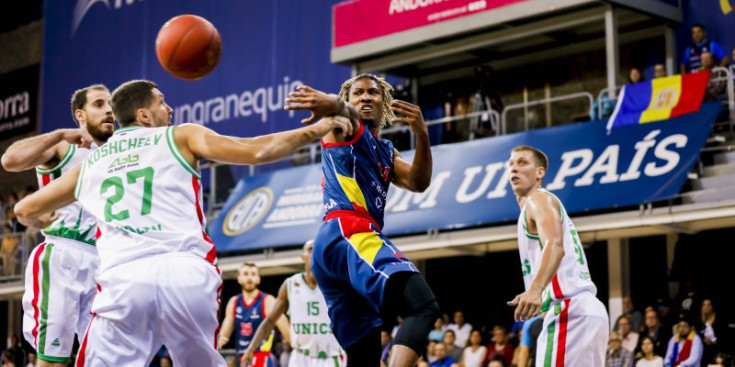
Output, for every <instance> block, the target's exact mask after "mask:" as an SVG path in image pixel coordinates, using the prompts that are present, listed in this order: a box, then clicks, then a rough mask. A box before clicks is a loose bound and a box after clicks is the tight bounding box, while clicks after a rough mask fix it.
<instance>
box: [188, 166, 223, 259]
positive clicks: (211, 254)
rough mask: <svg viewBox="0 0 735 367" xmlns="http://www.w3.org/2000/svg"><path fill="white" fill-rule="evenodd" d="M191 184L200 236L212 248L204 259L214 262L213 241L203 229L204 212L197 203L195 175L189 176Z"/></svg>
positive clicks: (197, 191) (214, 250)
mask: <svg viewBox="0 0 735 367" xmlns="http://www.w3.org/2000/svg"><path fill="white" fill-rule="evenodd" d="M191 186H192V187H193V188H194V202H195V203H196V208H197V217H198V218H199V224H200V225H201V226H202V238H204V240H205V241H207V242H209V243H210V244H212V248H211V249H210V250H209V252H207V257H206V260H207V262H209V263H210V264H214V262H215V261H216V260H217V248H216V247H215V246H214V242H213V241H212V239H211V238H209V235H208V234H207V232H206V231H204V213H203V212H202V206H201V205H200V204H199V190H200V187H199V179H198V178H196V176H193V175H192V176H191Z"/></svg>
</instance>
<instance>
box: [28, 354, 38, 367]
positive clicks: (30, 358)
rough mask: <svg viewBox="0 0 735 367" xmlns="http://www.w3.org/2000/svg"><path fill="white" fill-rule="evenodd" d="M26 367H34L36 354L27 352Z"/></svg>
mask: <svg viewBox="0 0 735 367" xmlns="http://www.w3.org/2000/svg"><path fill="white" fill-rule="evenodd" d="M26 367H36V353H34V352H28V364H26Z"/></svg>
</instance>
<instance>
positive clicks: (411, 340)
mask: <svg viewBox="0 0 735 367" xmlns="http://www.w3.org/2000/svg"><path fill="white" fill-rule="evenodd" d="M391 90H392V87H391V86H390V84H388V83H387V82H386V81H385V80H384V79H383V78H378V77H376V76H374V75H370V74H361V75H358V76H356V77H354V78H352V79H349V80H347V81H346V82H345V83H344V84H343V85H342V89H341V91H340V93H339V96H340V97H341V98H342V101H343V102H346V105H347V106H348V108H347V111H348V112H349V113H348V114H343V116H345V117H347V116H349V117H350V121H351V123H352V124H353V131H354V132H355V133H354V134H353V135H352V136H350V137H343V136H341V135H340V134H338V133H336V132H332V133H328V134H327V135H325V136H324V137H323V138H322V147H323V149H322V155H323V156H322V172H323V175H324V179H323V186H324V188H323V190H324V213H325V217H324V223H323V224H322V226H321V228H320V229H319V232H318V234H317V236H316V238H315V240H314V251H313V257H312V268H313V272H314V275H315V276H316V280H317V283H318V284H319V288H320V289H321V291H322V293H324V298H325V300H326V302H327V306H328V308H329V316H330V319H331V321H332V330H333V332H334V336H335V337H336V338H337V341H338V342H339V343H340V344H341V345H342V347H343V348H344V349H345V350H346V351H347V365H348V366H370V367H375V366H378V365H379V364H380V355H381V344H380V329H381V325H382V320H381V318H384V319H385V320H391V319H392V320H395V315H396V314H398V315H400V316H401V317H402V318H403V324H402V325H401V328H400V331H399V332H398V334H397V335H396V338H395V345H394V346H393V348H392V350H391V360H390V361H389V366H391V367H395V366H401V367H402V366H414V365H415V364H416V362H417V360H418V357H419V355H420V354H421V353H423V351H424V350H425V346H426V343H427V338H426V336H427V335H428V334H429V331H430V330H431V328H432V325H433V323H434V320H436V318H437V317H438V316H439V306H438V305H437V303H436V300H435V297H434V294H433V293H432V291H431V289H430V288H429V286H428V285H427V284H426V281H425V280H424V278H423V277H422V276H421V275H420V274H419V272H418V270H417V269H416V267H415V266H414V265H413V264H412V263H411V261H409V260H408V259H407V258H406V256H404V255H403V253H401V252H400V251H399V250H398V249H397V248H396V247H395V246H394V245H393V243H391V241H390V240H389V239H388V238H387V237H386V236H384V235H383V234H382V232H381V229H382V228H383V211H384V208H385V201H386V198H387V195H388V187H389V186H390V184H391V183H393V184H395V185H398V186H400V187H402V188H404V189H407V190H409V191H413V192H423V191H424V190H426V188H428V187H429V183H430V182H431V172H432V158H431V150H430V146H429V134H428V130H427V128H426V124H425V123H424V119H423V116H422V114H421V109H420V108H419V107H418V106H415V105H413V104H410V103H408V102H404V101H399V100H393V99H392V97H391V95H390V91H391ZM318 94H319V92H315V91H313V90H311V89H310V88H306V87H303V88H301V89H300V90H299V91H296V92H292V93H290V94H289V95H290V98H288V99H286V102H287V103H288V105H287V106H286V109H288V110H298V109H308V108H310V107H311V106H312V103H313V102H311V101H312V100H313V99H314V98H316V97H317V96H318ZM321 99H323V98H321ZM337 110H338V109H337V108H335V109H334V112H337ZM313 119H314V117H313V116H312V118H311V119H306V120H305V121H304V122H310V121H311V120H313ZM393 122H403V123H407V124H409V125H410V127H411V130H412V131H413V132H414V134H415V135H416V154H415V156H414V159H413V162H412V163H409V162H407V161H405V160H403V159H402V158H401V157H400V155H399V154H398V152H397V151H396V150H395V149H394V148H393V144H392V143H391V142H390V141H387V140H383V139H379V138H378V133H379V132H380V129H381V127H383V126H386V125H389V124H391V123H393Z"/></svg>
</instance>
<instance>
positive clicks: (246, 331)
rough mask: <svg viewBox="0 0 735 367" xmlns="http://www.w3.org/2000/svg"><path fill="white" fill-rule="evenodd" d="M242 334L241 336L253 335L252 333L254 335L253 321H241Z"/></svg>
mask: <svg viewBox="0 0 735 367" xmlns="http://www.w3.org/2000/svg"><path fill="white" fill-rule="evenodd" d="M240 335H241V336H251V335H253V323H251V322H241V323H240Z"/></svg>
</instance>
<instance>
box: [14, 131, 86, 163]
mask: <svg viewBox="0 0 735 367" xmlns="http://www.w3.org/2000/svg"><path fill="white" fill-rule="evenodd" d="M69 144H78V145H81V146H83V147H85V148H88V147H89V146H90V145H91V144H92V137H91V136H90V135H89V133H88V132H87V131H86V130H83V129H60V130H56V131H52V132H50V133H46V134H42V135H38V136H34V137H31V138H27V139H22V140H18V141H16V142H15V143H13V144H12V145H10V147H8V150H6V151H5V153H4V154H3V157H2V165H3V167H4V168H5V169H6V170H8V171H9V172H20V171H25V170H27V169H31V168H34V167H36V166H39V165H44V164H49V163H50V162H54V161H58V160H59V159H61V158H62V157H63V156H64V154H66V151H67V150H68V149H69Z"/></svg>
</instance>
